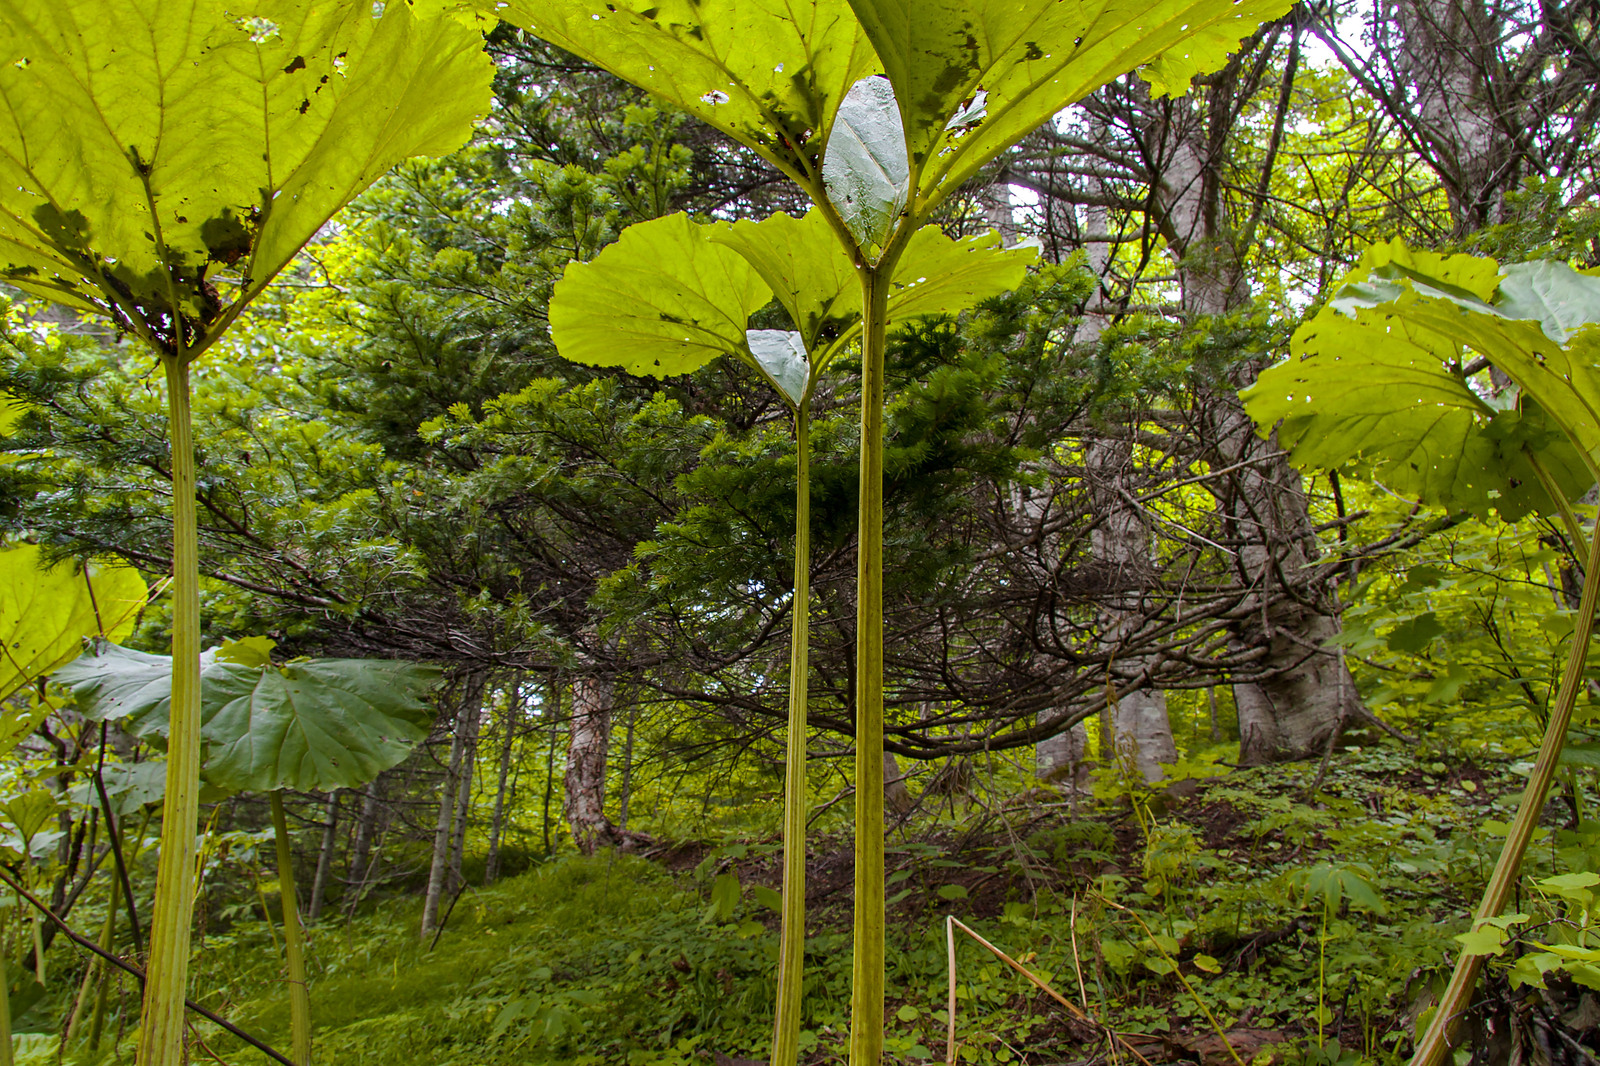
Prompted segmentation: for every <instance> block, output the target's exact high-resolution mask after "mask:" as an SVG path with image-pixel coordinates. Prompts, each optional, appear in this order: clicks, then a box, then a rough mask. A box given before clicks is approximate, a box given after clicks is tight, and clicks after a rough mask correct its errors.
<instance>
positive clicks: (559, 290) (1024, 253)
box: [550, 211, 1038, 400]
mask: <svg viewBox="0 0 1600 1066" xmlns="http://www.w3.org/2000/svg"><path fill="white" fill-rule="evenodd" d="M1037 256H1038V249H1037V248H1035V247H1032V246H1026V247H1020V248H1010V249H1007V248H1003V247H1002V246H1001V244H1000V238H999V236H998V234H995V233H987V234H983V235H980V236H976V237H967V238H963V239H961V240H954V239H952V238H950V237H947V236H945V235H944V234H943V233H942V232H940V231H939V230H938V228H937V227H927V228H924V229H922V230H920V231H918V232H917V233H916V235H915V236H913V238H912V239H911V242H910V244H909V245H908V246H907V248H906V251H905V254H904V255H903V256H902V258H901V260H900V264H899V267H898V269H897V271H896V273H895V279H894V282H893V284H892V286H891V290H890V293H889V322H890V325H891V326H892V325H894V324H895V323H897V322H903V321H905V320H908V319H911V318H915V317H919V316H927V315H936V314H957V313H959V312H961V311H964V310H966V309H968V308H970V307H973V306H975V305H976V304H978V303H979V302H981V301H982V300H985V299H987V298H989V297H991V296H997V295H999V294H1000V293H1003V292H1007V291H1009V290H1011V289H1013V288H1015V287H1016V286H1017V285H1018V284H1020V283H1021V281H1022V279H1023V276H1024V274H1025V273H1026V271H1027V268H1028V265H1029V264H1031V263H1033V262H1034V261H1035V259H1036V258H1037ZM774 297H776V299H777V300H778V302H779V303H780V304H781V305H782V306H783V308H784V310H786V311H787V312H788V313H789V316H790V319H791V320H792V321H793V323H794V324H795V326H796V327H798V329H797V332H798V333H799V340H800V341H801V343H802V344H803V345H804V349H805V351H806V352H807V353H809V355H810V358H811V361H812V363H813V364H814V363H816V361H817V360H818V358H819V357H822V356H825V355H827V354H828V353H830V352H835V353H836V351H837V349H838V347H839V346H841V345H843V344H847V343H848V342H849V341H850V340H851V339H852V338H853V337H854V336H855V334H856V332H857V331H858V330H859V327H860V323H861V311H860V302H861V298H860V283H859V281H858V280H857V278H856V274H855V268H854V267H853V266H852V265H851V263H850V260H849V257H848V256H846V255H845V254H844V251H843V250H842V248H841V247H840V244H839V242H838V240H837V239H835V237H834V236H833V233H832V231H831V230H830V229H829V228H828V225H827V222H826V221H825V220H824V219H823V217H822V216H821V214H820V213H819V212H817V211H812V212H810V213H809V214H807V215H806V216H805V217H804V218H800V219H797V218H794V217H792V216H789V215H783V214H779V215H774V216H772V217H771V218H767V219H763V220H762V221H760V222H740V223H736V224H734V225H731V226H730V225H727V224H725V223H715V224H712V225H700V224H698V223H695V222H693V221H691V220H690V219H689V218H688V216H686V215H681V214H679V215H668V216H666V217H665V218H659V219H653V220H651V221H649V222H641V223H638V224H636V225H633V226H630V227H628V228H627V229H626V230H624V231H623V234H622V237H621V239H620V240H618V241H617V242H616V243H615V244H613V245H610V246H609V247H607V248H606V249H605V250H604V251H602V252H601V253H600V254H599V255H598V256H596V257H595V258H594V260H593V261H591V262H589V263H575V264H573V265H572V266H570V267H568V268H567V273H566V276H565V277H563V278H562V280H561V281H560V282H559V283H558V284H557V285H556V290H555V296H554V298H553V299H552V300H551V302H550V329H551V334H552V336H553V337H554V338H555V342H556V347H557V349H559V350H560V352H561V354H562V356H563V357H564V358H567V359H572V360H574V361H576V362H580V363H589V364H591V365H596V366H620V367H623V368H624V369H626V370H627V371H628V372H629V373H633V374H642V375H651V376H654V377H670V376H672V375H676V374H684V373H688V372H689V371H691V370H695V369H698V368H699V367H701V366H704V365H705V364H706V363H708V362H710V361H711V360H712V359H715V358H716V357H718V356H723V355H728V356H734V357H736V358H741V359H745V360H746V361H751V362H754V363H755V364H756V365H758V366H761V361H760V360H759V359H756V358H755V357H754V356H753V355H752V353H751V352H750V350H749V347H748V338H747V336H746V327H747V326H748V324H749V320H750V316H751V315H752V314H754V313H755V312H756V311H758V310H760V309H761V308H762V307H763V306H765V305H766V304H767V302H768V301H769V300H772V299H773V298H774ZM774 343H775V342H774ZM761 369H762V371H763V373H766V374H767V375H768V376H769V377H773V375H772V373H771V372H770V370H769V369H768V368H766V367H761ZM773 381H774V384H775V385H777V386H778V387H779V388H780V390H781V391H783V392H784V393H785V395H790V393H789V389H788V387H786V386H785V385H784V384H783V383H782V381H781V380H780V379H779V378H777V377H773ZM790 399H791V400H792V399H794V397H793V396H792V395H790Z"/></svg>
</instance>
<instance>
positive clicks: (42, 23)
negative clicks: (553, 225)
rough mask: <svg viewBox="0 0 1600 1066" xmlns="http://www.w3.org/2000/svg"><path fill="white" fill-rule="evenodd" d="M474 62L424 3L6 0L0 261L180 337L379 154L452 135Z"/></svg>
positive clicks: (418, 147) (30, 278)
mask: <svg viewBox="0 0 1600 1066" xmlns="http://www.w3.org/2000/svg"><path fill="white" fill-rule="evenodd" d="M134 42H142V44H143V46H142V47H141V46H133V45H132V43H134ZM150 42H155V46H154V47H152V46H150ZM492 71H493V68H492V64H491V63H490V62H489V61H488V59H487V57H485V56H484V54H483V51H482V40H481V37H480V35H479V33H478V32H477V30H475V29H474V28H473V27H471V26H470V25H467V24H465V23H464V22H462V21H460V20H459V19H457V18H455V17H453V16H451V15H450V14H449V13H447V12H446V11H445V10H444V7H443V4H442V2H441V0H391V2H389V3H387V4H373V3H371V0H322V2H314V0H249V2H246V3H232V2H229V0H187V2H181V3H174V2H170V0H123V2H119V3H115V4H106V3H101V2H99V0H10V2H7V3H5V4H4V7H3V13H0V119H3V120H0V276H4V278H5V280H7V281H9V282H10V283H12V284H14V285H17V286H18V287H20V288H22V289H24V290H27V291H29V292H32V293H35V294H38V295H41V296H44V297H46V298H49V299H52V300H56V301H58V302H61V303H66V304H68V305H70V306H74V307H78V308H82V309H88V310H100V311H104V312H106V313H108V314H110V315H111V316H112V317H113V318H114V319H116V320H117V321H119V322H121V323H123V324H125V325H128V326H129V327H130V328H132V329H133V330H134V331H135V332H138V333H140V334H141V335H142V336H144V337H145V338H146V339H148V340H152V341H154V342H156V343H158V344H160V345H162V346H163V347H166V348H168V349H169V350H177V349H179V348H182V347H185V346H187V345H190V344H193V343H195V342H196V340H197V339H198V338H201V337H204V336H206V335H207V334H208V333H210V334H214V333H215V332H217V331H218V329H217V327H219V326H223V325H226V323H227V322H228V321H229V320H231V317H232V316H233V315H235V314H237V313H238V311H239V309H240V308H242V307H243V305H244V304H245V303H246V302H247V301H248V300H249V299H250V298H251V297H252V296H253V295H254V294H255V293H257V292H259V291H260V289H261V288H262V287H263V286H264V285H266V283H267V282H268V281H269V280H271V278H272V277H273V276H274V275H275V274H276V273H277V272H278V271H279V270H281V269H282V268H283V266H284V265H285V264H286V263H287V262H288V261H289V259H290V258H291V257H292V256H293V255H294V254H295V253H296V252H297V251H298V250H299V248H300V247H301V245H303V244H304V243H305V242H306V241H307V240H308V239H310V238H311V236H312V235H313V234H314V233H316V231H317V229H318V228H319V227H321V226H322V224H323V223H324V222H326V221H327V219H328V218H329V216H331V215H332V214H334V213H335V212H336V211H337V210H338V209H339V208H340V207H342V206H343V205H344V204H346V203H348V202H349V201H350V200H351V199H352V198H353V197H354V196H355V195H356V194H358V193H359V192H361V191H362V190H363V189H365V188H366V187H367V186H368V185H370V184H371V183H372V182H373V181H374V180H376V179H377V178H378V177H379V176H380V175H382V174H383V173H384V172H385V171H386V170H388V169H389V168H390V167H391V166H393V165H394V164H395V163H397V162H399V161H400V160H402V159H405V158H407V157H409V156H413V155H419V154H443V153H445V152H448V151H451V150H453V149H454V148H456V147H458V146H459V145H461V144H462V143H463V142H464V141H465V140H466V138H467V136H468V134H469V133H470V131H471V128H472V122H473V120H474V119H475V118H476V117H477V116H479V115H481V114H483V113H484V112H485V111H486V109H487V106H488V100H489V80H490V77H491V75H492ZM174 303H176V305H177V307H176V308H174V306H173V304H174ZM174 310H176V311H177V312H178V313H179V314H180V315H181V317H182V322H181V326H180V325H176V324H175V323H174V321H173V312H174Z"/></svg>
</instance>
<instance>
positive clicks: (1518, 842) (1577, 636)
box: [1411, 496, 1600, 1066]
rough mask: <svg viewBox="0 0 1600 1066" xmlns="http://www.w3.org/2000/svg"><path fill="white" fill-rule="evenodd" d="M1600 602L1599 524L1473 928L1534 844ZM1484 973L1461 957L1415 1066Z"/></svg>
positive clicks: (1434, 1049) (1443, 1050)
mask: <svg viewBox="0 0 1600 1066" xmlns="http://www.w3.org/2000/svg"><path fill="white" fill-rule="evenodd" d="M1557 503H1559V504H1562V506H1563V508H1564V507H1565V500H1563V499H1561V498H1560V497H1559V496H1557ZM1597 603H1600V522H1596V523H1595V528H1594V534H1593V536H1591V537H1590V539H1589V557H1588V559H1587V560H1586V561H1585V563H1584V570H1583V596H1582V598H1581V599H1580V600H1579V603H1578V617H1577V619H1576V622H1575V624H1574V626H1573V633H1572V649H1571V652H1570V653H1569V654H1568V656H1567V667H1566V672H1565V673H1563V674H1562V677H1561V688H1560V689H1559V691H1558V692H1557V695H1556V702H1555V706H1554V707H1553V708H1552V709H1551V711H1550V721H1549V723H1548V724H1547V725H1546V726H1545V731H1544V743H1543V744H1541V745H1540V747H1539V758H1538V760H1537V761H1536V762H1535V763H1534V765H1533V773H1532V775H1530V776H1529V778H1528V787H1527V789H1526V790H1524V792H1523V793H1522V802H1521V804H1519V805H1518V807H1517V816H1516V818H1515V819H1513V820H1512V822H1511V831H1510V832H1509V833H1508V834H1507V835H1506V842H1505V846H1504V847H1502V848H1501V849H1500V859H1499V861H1498V862H1496V863H1495V865H1494V873H1493V874H1491V875H1490V877H1489V885H1488V887H1487V888H1485V889H1484V892H1483V900H1482V902H1480V903H1479V904H1478V910H1477V912H1476V913H1475V914H1474V916H1473V926H1474V927H1476V926H1477V925H1478V924H1479V923H1481V922H1483V921H1485V920H1487V919H1489V918H1494V917H1497V916H1498V915H1499V914H1500V912H1501V911H1502V910H1504V909H1505V906H1506V904H1507V903H1508V902H1510V900H1511V894H1512V891H1513V890H1514V889H1515V888H1516V885H1517V876H1518V873H1519V871H1520V869H1521V867H1522V856H1523V854H1524V853H1525V852H1526V851H1527V850H1528V843H1529V842H1530V841H1531V840H1532V839H1533V831H1534V830H1535V829H1536V828H1537V827H1538V825H1539V816H1540V814H1542V813H1543V811H1544V805H1545V798H1546V797H1547V796H1548V795H1549V793H1550V785H1551V782H1552V781H1554V779H1555V772H1556V765H1557V763H1559V762H1560V760H1561V746H1562V745H1563V744H1564V743H1565V742H1566V739H1567V728H1568V727H1569V726H1570V725H1571V724H1572V709H1573V707H1574V706H1576V704H1577V702H1578V692H1579V690H1580V689H1581V688H1582V687H1583V673H1584V664H1585V663H1586V662H1587V661H1588V657H1589V638H1590V636H1591V634H1592V633H1593V631H1594V613H1595V607H1596V605H1597ZM1482 969H1483V956H1482V955H1465V954H1463V955H1462V956H1461V957H1460V958H1459V959H1457V960H1456V968H1455V971H1454V972H1453V973H1452V974H1451V975H1450V983H1449V985H1448V986H1446V988H1445V990H1444V995H1443V996H1442V997H1441V998H1440V1000H1439V1008H1438V1010H1437V1011H1435V1012H1434V1015H1433V1020H1432V1021H1431V1022H1429V1023H1428V1030H1427V1032H1425V1033H1423V1034H1422V1039H1421V1040H1419V1041H1418V1042H1417V1050H1416V1052H1415V1054H1414V1055H1413V1056H1412V1058H1411V1066H1437V1064H1438V1063H1440V1062H1442V1061H1444V1059H1445V1056H1446V1054H1447V1053H1448V1052H1449V1051H1451V1050H1452V1045H1451V1036H1452V1034H1453V1032H1454V1030H1455V1028H1456V1026H1457V1024H1459V1022H1460V1020H1461V1016H1462V1015H1463V1014H1464V1013H1465V1012H1466V1009H1467V1006H1468V1004H1469V1003H1470V1001H1471V998H1472V989H1473V987H1474V986H1475V985H1476V984H1477V983H1478V972H1479V971H1480V970H1482Z"/></svg>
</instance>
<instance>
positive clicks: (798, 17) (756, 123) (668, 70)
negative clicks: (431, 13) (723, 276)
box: [482, 0, 878, 188]
mask: <svg viewBox="0 0 1600 1066" xmlns="http://www.w3.org/2000/svg"><path fill="white" fill-rule="evenodd" d="M482 6H484V7H485V9H486V10H493V12H494V13H495V14H497V15H499V16H500V17H501V18H504V19H506V20H507V21H509V22H513V23H515V24H517V25H519V26H522V27H524V28H525V29H527V30H528V31H529V32H531V33H533V34H535V35H537V36H539V37H542V38H544V39H545V40H547V41H549V42H551V43H552V44H555V45H557V46H559V47H561V48H564V49H566V50H567V51H569V52H572V53H574V54H575V55H578V56H581V57H583V58H584V59H587V60H589V61H590V62H592V63H596V64H598V65H600V66H602V67H604V68H605V69H607V70H609V71H611V72H612V73H613V74H616V75H617V76H618V77H620V78H623V79H624V80H626V81H629V82H632V83H633V84H635V85H638V86H640V87H641V88H643V89H645V90H647V91H649V92H652V93H654V94H655V95H657V96H659V97H661V98H662V99H664V100H667V101H668V102H670V103H672V104H674V105H675V106H677V107H680V108H682V109H683V110H685V111H687V112H689V113H690V114H692V115H694V116H695V117H696V118H698V119H700V120H701V121H703V122H706V123H708V124H710V125H712V126H715V127H716V128H717V129H720V130H722V131H723V132H724V133H726V134H728V135H729V136H731V137H733V138H734V139H735V140H737V141H739V142H741V143H743V144H746V145H749V146H750V147H752V148H754V149H755V150H756V151H758V152H760V153H761V154H762V155H763V156H765V157H766V158H767V159H768V160H769V161H770V162H772V163H773V164H775V165H776V166H778V167H779V168H780V169H782V170H784V171H785V172H786V173H787V174H788V175H789V176H790V177H792V178H794V179H795V180H797V181H801V182H802V183H805V184H808V185H809V186H811V187H813V188H816V187H818V182H817V179H818V178H819V177H820V174H821V167H822V154H823V149H824V146H825V143H826V137H827V134H828V131H829V130H830V129H832V127H833V120H834V113H835V112H836V111H837V110H838V108H839V104H840V102H841V101H842V100H843V99H844V97H845V93H846V92H848V91H849V89H850V87H851V86H852V85H854V84H855V83H856V82H857V81H859V80H860V79H861V78H863V77H865V76H867V75H868V74H871V73H873V72H874V71H875V70H877V69H878V61H877V57H876V56H874V55H873V52H872V48H871V46H870V45H868V44H867V41H866V37H865V35H864V34H863V33H862V32H861V27H860V25H859V24H857V22H856V20H855V17H854V16H853V15H852V14H851V12H850V7H849V5H848V4H847V3H845V0H815V2H811V3H803V4H795V3H791V2H789V0H510V2H499V3H484V4H483V5H482Z"/></svg>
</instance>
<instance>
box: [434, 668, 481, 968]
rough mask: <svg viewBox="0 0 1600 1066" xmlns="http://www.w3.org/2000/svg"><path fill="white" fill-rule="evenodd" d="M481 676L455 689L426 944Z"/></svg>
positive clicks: (444, 872) (441, 883) (446, 856)
mask: <svg viewBox="0 0 1600 1066" xmlns="http://www.w3.org/2000/svg"><path fill="white" fill-rule="evenodd" d="M484 681H485V679H484V675H483V674H482V673H480V672H477V671H474V672H472V673H469V674H467V675H466V676H465V677H463V678H461V679H460V681H459V682H458V683H457V684H456V686H455V689H456V691H455V693H454V694H453V695H454V696H455V703H456V710H455V714H454V715H452V716H451V719H450V761H449V764H448V765H447V767H446V769H445V776H444V783H443V787H442V788H440V790H439V818H438V821H437V823H436V824H435V826H434V831H433V861H432V863H431V864H430V865H429V867H428V888H427V892H426V893H425V894H424V896H423V899H422V931H421V938H422V940H423V941H424V942H427V940H428V938H429V937H431V936H433V934H434V932H435V930H437V929H438V927H439V899H440V897H441V896H442V895H443V894H444V887H445V878H446V877H447V876H448V874H449V869H450V841H451V837H452V832H451V830H452V828H453V826H452V822H453V821H454V817H453V816H454V814H455V810H456V792H457V788H456V785H457V782H458V781H460V779H461V762H462V758H463V757H464V755H465V750H466V745H465V743H464V738H463V734H464V732H465V722H466V719H467V715H468V713H469V712H468V708H469V707H471V708H472V711H471V712H470V713H472V714H474V715H475V714H476V712H477V707H478V705H479V704H480V703H481V701H482V700H483V688H484Z"/></svg>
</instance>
